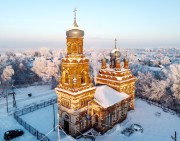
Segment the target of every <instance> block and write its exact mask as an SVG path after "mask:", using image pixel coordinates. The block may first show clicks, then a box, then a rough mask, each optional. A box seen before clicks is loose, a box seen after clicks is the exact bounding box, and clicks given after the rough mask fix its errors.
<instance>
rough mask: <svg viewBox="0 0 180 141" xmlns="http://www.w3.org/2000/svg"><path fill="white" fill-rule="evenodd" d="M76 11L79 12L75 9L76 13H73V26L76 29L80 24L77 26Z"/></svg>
mask: <svg viewBox="0 0 180 141" xmlns="http://www.w3.org/2000/svg"><path fill="white" fill-rule="evenodd" d="M76 11H77V10H76V8H75V9H74V11H73V12H74V23H73V26H74V27H78V24H77V22H76Z"/></svg>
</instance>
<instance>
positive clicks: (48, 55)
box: [40, 47, 51, 57]
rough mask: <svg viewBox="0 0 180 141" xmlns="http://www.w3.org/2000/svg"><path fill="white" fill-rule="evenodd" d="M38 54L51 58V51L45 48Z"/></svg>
mask: <svg viewBox="0 0 180 141" xmlns="http://www.w3.org/2000/svg"><path fill="white" fill-rule="evenodd" d="M40 53H41V56H45V57H51V51H50V49H49V48H47V47H42V48H40Z"/></svg>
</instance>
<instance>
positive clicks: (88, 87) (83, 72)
mask: <svg viewBox="0 0 180 141" xmlns="http://www.w3.org/2000/svg"><path fill="white" fill-rule="evenodd" d="M74 13H75V14H74V22H73V26H72V28H70V29H69V30H67V31H66V45H67V54H66V55H65V57H64V58H62V60H61V61H62V65H61V76H60V78H59V84H58V86H57V88H55V91H56V94H57V98H58V113H59V119H60V120H59V125H60V126H61V127H62V128H63V129H64V131H65V132H66V133H67V134H70V135H72V136H73V137H77V136H79V135H81V134H82V133H84V132H86V131H88V130H89V129H91V128H93V129H95V130H96V131H98V132H100V133H102V134H103V133H105V132H106V131H107V130H109V129H111V128H112V127H113V126H114V125H115V124H117V123H120V122H121V121H123V120H124V119H126V117H127V113H128V111H129V110H132V109H134V93H135V81H136V78H135V77H134V76H133V74H132V73H131V70H130V69H129V64H128V58H127V54H126V57H125V58H124V60H123V64H124V65H123V66H121V59H120V57H121V53H120V51H119V50H118V49H117V48H116V41H115V47H114V49H113V50H112V51H111V52H110V64H109V67H108V64H106V59H105V58H104V59H102V66H101V69H100V70H99V74H98V75H97V77H96V78H94V79H95V82H96V86H94V85H93V83H92V80H93V78H92V77H91V76H90V74H89V59H88V58H87V57H86V56H85V55H84V54H83V38H84V31H83V30H82V29H80V28H79V27H78V24H77V22H76V10H75V11H74Z"/></svg>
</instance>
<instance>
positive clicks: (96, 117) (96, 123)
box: [94, 115, 98, 126]
mask: <svg viewBox="0 0 180 141" xmlns="http://www.w3.org/2000/svg"><path fill="white" fill-rule="evenodd" d="M94 125H95V126H98V115H95V124H94Z"/></svg>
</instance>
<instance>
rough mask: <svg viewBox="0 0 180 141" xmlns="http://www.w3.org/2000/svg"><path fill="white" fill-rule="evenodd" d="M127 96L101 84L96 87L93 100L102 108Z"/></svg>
mask: <svg viewBox="0 0 180 141" xmlns="http://www.w3.org/2000/svg"><path fill="white" fill-rule="evenodd" d="M128 97H129V95H127V94H126V93H124V92H118V91H116V90H114V89H113V88H111V87H109V86H107V85H103V86H98V87H96V92H95V95H94V101H96V102H97V103H98V104H99V105H101V106H102V107H103V108H107V107H110V106H112V105H114V104H116V103H118V102H120V101H122V100H124V99H126V98H128Z"/></svg>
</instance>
